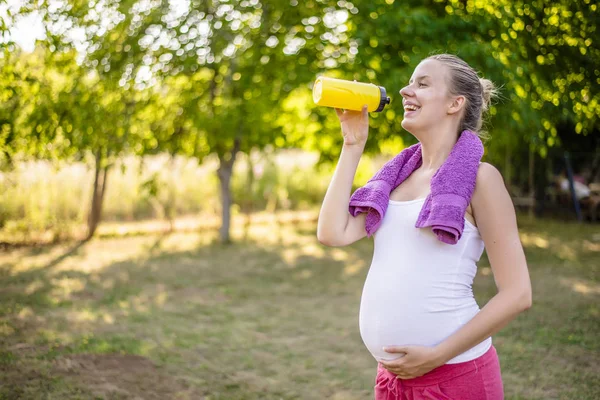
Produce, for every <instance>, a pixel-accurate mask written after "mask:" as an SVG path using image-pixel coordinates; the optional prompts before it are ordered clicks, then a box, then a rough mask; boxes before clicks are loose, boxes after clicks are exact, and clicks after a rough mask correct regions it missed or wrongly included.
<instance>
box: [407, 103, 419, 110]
mask: <svg viewBox="0 0 600 400" xmlns="http://www.w3.org/2000/svg"><path fill="white" fill-rule="evenodd" d="M420 109H421V107H418V106H415V105H413V104H406V105H405V106H404V110H405V111H417V110H420Z"/></svg>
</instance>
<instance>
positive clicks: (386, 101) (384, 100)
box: [375, 86, 391, 112]
mask: <svg viewBox="0 0 600 400" xmlns="http://www.w3.org/2000/svg"><path fill="white" fill-rule="evenodd" d="M379 92H380V93H381V98H380V100H379V107H378V108H377V110H375V112H381V111H383V108H384V107H385V105H386V104H390V101H391V99H390V98H389V97H388V96H387V94H386V92H385V88H384V87H383V86H379Z"/></svg>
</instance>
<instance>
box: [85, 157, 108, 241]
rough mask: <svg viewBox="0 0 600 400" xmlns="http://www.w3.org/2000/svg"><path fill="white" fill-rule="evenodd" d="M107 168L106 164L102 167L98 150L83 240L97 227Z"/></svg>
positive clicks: (92, 233)
mask: <svg viewBox="0 0 600 400" xmlns="http://www.w3.org/2000/svg"><path fill="white" fill-rule="evenodd" d="M108 169H109V167H108V166H106V167H104V168H102V154H101V151H99V152H98V153H96V163H95V173H94V192H93V194H92V208H91V210H90V214H89V216H88V233H87V236H86V238H85V240H89V239H91V238H92V237H93V236H94V233H95V232H96V228H97V227H98V224H99V223H100V220H101V217H102V204H103V202H104V193H105V189H106V179H107V177H108Z"/></svg>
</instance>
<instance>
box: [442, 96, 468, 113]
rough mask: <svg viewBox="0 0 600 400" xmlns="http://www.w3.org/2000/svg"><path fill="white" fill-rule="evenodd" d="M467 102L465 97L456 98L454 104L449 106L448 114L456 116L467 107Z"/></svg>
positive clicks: (453, 100)
mask: <svg viewBox="0 0 600 400" xmlns="http://www.w3.org/2000/svg"><path fill="white" fill-rule="evenodd" d="M465 101H466V99H465V96H456V97H454V98H453V99H452V102H451V103H450V105H449V106H448V110H447V112H448V114H456V113H457V112H459V111H460V110H462V109H463V107H464V105H465Z"/></svg>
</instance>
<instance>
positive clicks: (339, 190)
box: [317, 107, 369, 246]
mask: <svg viewBox="0 0 600 400" xmlns="http://www.w3.org/2000/svg"><path fill="white" fill-rule="evenodd" d="M336 113H337V115H338V118H339V120H340V123H341V126H342V134H343V136H344V145H343V147H342V152H341V154H340V159H339V161H338V164H337V167H336V169H335V173H334V174H333V178H332V179H331V182H330V183H329V187H328V188H327V192H326V193H325V198H324V199H323V205H322V206H321V211H320V213H319V222H318V226H317V238H318V240H319V242H320V243H322V244H324V245H326V246H347V245H349V244H352V243H354V242H356V241H357V240H359V239H362V238H363V237H365V236H366V235H367V233H366V231H365V219H366V213H360V214H358V215H357V216H356V217H353V216H352V215H351V214H350V213H349V212H348V204H349V203H350V195H351V191H352V183H353V182H354V175H355V174H356V169H357V167H358V163H359V161H360V157H361V156H362V153H363V150H364V148H365V144H366V142H367V137H368V132H369V115H368V112H367V109H366V107H364V108H363V110H362V111H344V112H342V111H340V110H337V109H336Z"/></svg>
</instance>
